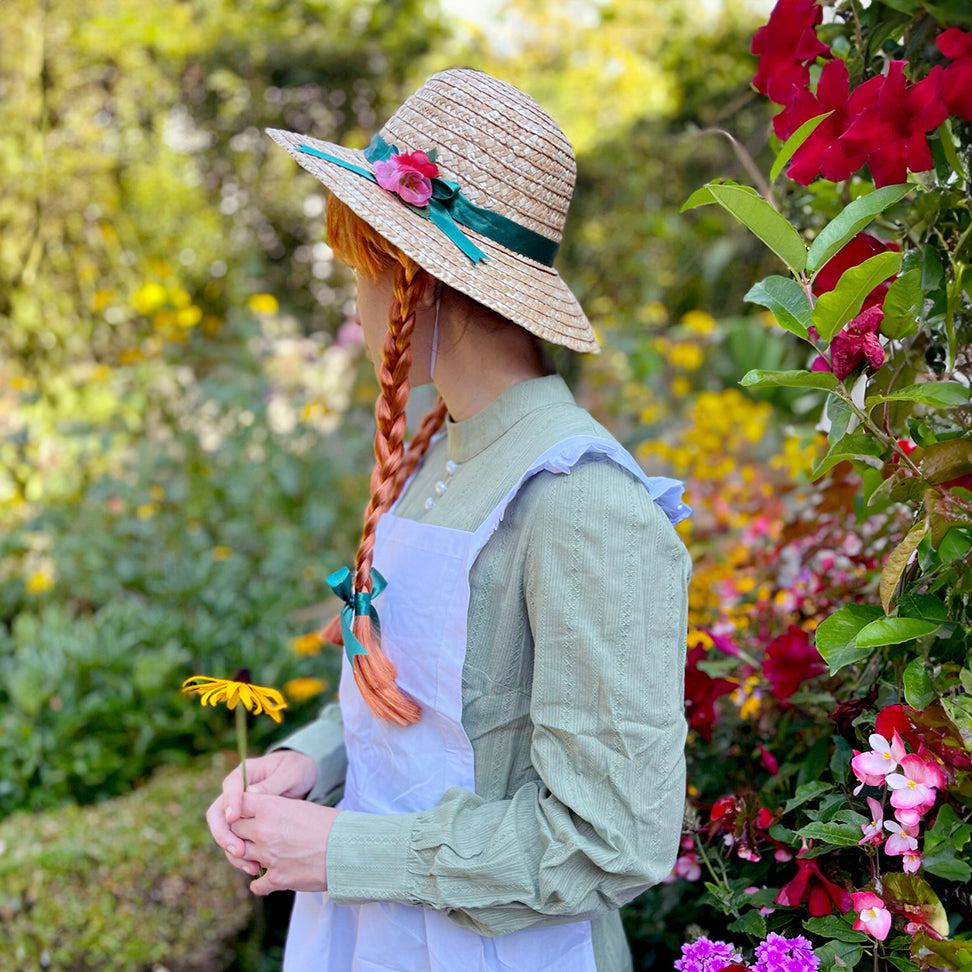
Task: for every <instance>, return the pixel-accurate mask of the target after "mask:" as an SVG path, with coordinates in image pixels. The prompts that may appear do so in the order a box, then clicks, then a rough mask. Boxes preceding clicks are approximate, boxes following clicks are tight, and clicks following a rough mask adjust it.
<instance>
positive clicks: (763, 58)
mask: <svg viewBox="0 0 972 972" xmlns="http://www.w3.org/2000/svg"><path fill="white" fill-rule="evenodd" d="M822 19H823V8H822V7H821V6H819V5H818V4H817V2H816V0H779V2H778V3H777V4H776V6H775V7H774V8H773V12H772V13H771V14H770V18H769V21H768V22H767V23H766V24H764V25H763V26H762V27H760V28H759V30H757V31H756V33H755V34H753V39H752V42H751V44H750V52H751V53H753V54H756V55H757V56H758V57H759V68H758V69H757V71H756V75H755V77H754V78H753V87H754V88H756V90H757V91H761V92H762V93H763V94H764V95H766V96H767V97H768V98H769V99H770V100H771V101H775V102H777V103H778V104H781V105H787V104H789V103H790V101H791V99H792V98H793V96H794V93H795V92H794V88H796V89H797V90H799V89H800V88H806V86H807V83H808V82H809V80H810V71H809V69H808V67H807V65H808V64H809V63H810V62H812V61H814V60H815V59H816V58H817V57H818V56H819V55H824V56H829V55H830V48H829V47H828V46H827V45H826V44H824V43H823V42H821V41H820V40H818V39H817V34H816V32H815V30H814V28H815V27H816V26H817V24H819V23H820V21H821V20H822Z"/></svg>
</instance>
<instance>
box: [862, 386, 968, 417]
mask: <svg viewBox="0 0 972 972" xmlns="http://www.w3.org/2000/svg"><path fill="white" fill-rule="evenodd" d="M970 394H972V391H970V389H968V388H966V387H965V385H963V384H961V383H959V382H957V381H926V382H923V383H922V384H920V385H907V386H905V387H904V388H898V389H897V390H896V391H893V392H889V393H888V394H887V395H871V396H869V397H868V399H867V401H865V403H864V407H865V408H867V409H868V410H870V409H872V408H873V407H874V406H875V405H877V404H879V403H880V402H919V403H920V404H922V405H931V406H932V407H934V408H952V407H954V406H955V405H964V404H965V403H966V402H967V401H968V400H969V396H970Z"/></svg>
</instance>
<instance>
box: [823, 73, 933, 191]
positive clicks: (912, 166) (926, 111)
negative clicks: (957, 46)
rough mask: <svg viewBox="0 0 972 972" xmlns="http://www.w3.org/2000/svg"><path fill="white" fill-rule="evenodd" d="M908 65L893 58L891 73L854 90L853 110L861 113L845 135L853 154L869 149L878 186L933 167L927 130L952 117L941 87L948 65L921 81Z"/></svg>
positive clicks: (870, 162)
mask: <svg viewBox="0 0 972 972" xmlns="http://www.w3.org/2000/svg"><path fill="white" fill-rule="evenodd" d="M906 63H907V62H906V61H904V60H894V59H892V60H891V61H890V63H889V64H888V73H887V74H878V75H875V76H874V77H873V78H869V79H868V80H867V81H865V82H864V83H863V84H861V85H858V86H857V87H856V88H855V89H854V90H853V91H852V92H851V95H850V100H849V102H848V110H849V113H850V114H851V115H853V116H855V117H854V120H853V121H852V122H851V124H850V125H849V126H848V127H847V129H846V130H845V131H844V132H843V133H842V134H841V136H840V137H841V141H842V142H843V143H844V146H845V148H846V150H847V151H848V152H852V153H855V152H859V151H863V152H864V153H865V156H866V161H867V164H868V167H869V168H870V170H871V175H872V176H873V177H874V186H875V188H877V189H880V188H881V187H882V186H890V185H896V184H897V183H900V182H904V181H905V180H906V179H907V176H908V171H909V170H910V171H911V172H924V171H926V170H928V169H930V168H931V167H932V164H933V163H932V154H931V150H930V149H929V147H928V137H927V135H926V134H925V133H926V132H929V131H933V130H934V129H936V128H937V127H938V126H939V125H941V123H942V122H943V121H945V119H946V118H947V117H948V108H947V107H946V106H945V102H944V101H943V100H942V96H941V92H940V89H939V86H940V83H941V76H942V73H943V72H944V70H945V69H944V67H942V65H941V64H936V65H935V67H933V68H932V69H931V71H929V72H928V74H927V75H926V76H925V77H924V78H922V80H921V81H919V82H918V83H917V84H909V83H908V81H907V79H906V78H905V76H904V67H905V64H906Z"/></svg>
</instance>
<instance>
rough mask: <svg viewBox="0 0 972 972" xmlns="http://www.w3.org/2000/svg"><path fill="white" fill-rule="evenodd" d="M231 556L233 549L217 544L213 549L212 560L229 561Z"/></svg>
mask: <svg viewBox="0 0 972 972" xmlns="http://www.w3.org/2000/svg"><path fill="white" fill-rule="evenodd" d="M232 556H233V548H232V547H226V546H224V545H223V544H218V545H217V546H215V547H213V560H229V558H230V557H232Z"/></svg>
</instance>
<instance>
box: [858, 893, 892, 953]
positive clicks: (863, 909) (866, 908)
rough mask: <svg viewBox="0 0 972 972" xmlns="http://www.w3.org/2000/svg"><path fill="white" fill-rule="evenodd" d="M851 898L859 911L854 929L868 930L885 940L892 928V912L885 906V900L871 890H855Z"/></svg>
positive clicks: (879, 938) (880, 939)
mask: <svg viewBox="0 0 972 972" xmlns="http://www.w3.org/2000/svg"><path fill="white" fill-rule="evenodd" d="M851 899H852V900H853V903H854V911H856V912H857V920H856V921H855V922H854V926H853V927H854V931H863V932H867V934H868V935H871V936H873V937H874V938H876V939H877V940H878V941H879V942H883V941H884V939H885V938H887V937H888V932H889V931H890V930H891V912H890V911H888V909H887V908H885V907H884V902H883V901H882V900H881V899H880V898H879V897H878V896H877V895H876V894H872V893H871V892H870V891H855V892H854V893H853V894H852V895H851Z"/></svg>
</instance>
